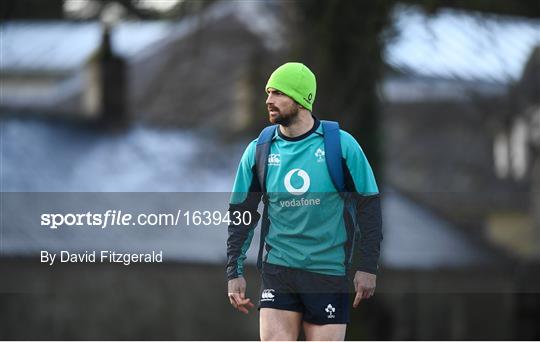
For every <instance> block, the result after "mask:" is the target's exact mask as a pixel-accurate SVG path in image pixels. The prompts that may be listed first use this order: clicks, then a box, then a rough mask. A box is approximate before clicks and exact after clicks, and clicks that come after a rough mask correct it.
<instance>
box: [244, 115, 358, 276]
mask: <svg viewBox="0 0 540 342" xmlns="http://www.w3.org/2000/svg"><path fill="white" fill-rule="evenodd" d="M320 122H321V125H322V127H323V134H324V135H323V138H324V150H325V159H326V166H327V168H328V173H329V174H330V178H331V179H332V183H333V184H334V187H335V188H336V191H337V192H339V194H340V196H341V197H342V198H343V200H344V202H345V209H346V210H347V211H348V212H349V214H350V217H351V219H352V228H350V229H352V230H353V231H352V246H354V245H355V244H356V241H357V237H359V229H358V225H357V221H356V211H357V209H356V200H355V198H354V197H353V196H352V195H351V192H347V190H349V191H350V189H346V188H347V187H346V184H345V176H344V170H343V163H342V153H341V140H340V129H339V124H338V123H337V122H335V121H327V120H321V121H320ZM277 127H278V125H272V126H268V127H266V128H264V129H263V130H262V132H261V133H260V135H259V139H258V140H257V146H256V149H255V173H256V174H255V176H256V177H257V179H258V181H259V184H260V187H261V192H262V193H263V196H262V199H263V203H264V209H263V215H262V221H261V234H260V235H261V236H260V241H259V254H258V256H257V268H258V269H259V270H260V269H261V268H262V259H263V250H264V244H265V238H266V234H268V229H269V228H270V220H269V218H268V195H267V192H266V173H267V161H268V156H269V154H270V146H271V145H272V139H273V137H274V135H275V132H276V129H277ZM349 254H350V255H349V256H348V258H347V259H348V264H349V265H350V264H351V262H352V254H353V253H352V248H351V251H350V253H349Z"/></svg>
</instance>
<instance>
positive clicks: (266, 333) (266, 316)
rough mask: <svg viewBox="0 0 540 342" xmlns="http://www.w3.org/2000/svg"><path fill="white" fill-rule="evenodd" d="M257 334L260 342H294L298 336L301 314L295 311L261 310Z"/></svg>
mask: <svg viewBox="0 0 540 342" xmlns="http://www.w3.org/2000/svg"><path fill="white" fill-rule="evenodd" d="M259 321H260V323H259V326H260V329H259V333H260V338H261V340H262V341H272V340H281V341H284V340H288V341H291V340H296V339H298V335H299V334H300V327H301V323H302V313H301V312H297V311H288V310H279V309H272V308H261V309H260V314H259Z"/></svg>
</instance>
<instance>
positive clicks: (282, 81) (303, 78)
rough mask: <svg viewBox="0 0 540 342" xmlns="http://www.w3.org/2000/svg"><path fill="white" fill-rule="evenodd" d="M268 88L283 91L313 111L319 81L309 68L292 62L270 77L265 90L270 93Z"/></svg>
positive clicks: (278, 69)
mask: <svg viewBox="0 0 540 342" xmlns="http://www.w3.org/2000/svg"><path fill="white" fill-rule="evenodd" d="M268 88H274V89H277V90H279V91H281V92H282V93H284V94H286V95H287V96H289V97H291V98H292V99H293V100H295V101H296V102H298V103H299V104H301V105H302V106H303V107H304V108H306V109H307V110H309V111H311V110H312V108H313V102H315V93H316V92H317V81H316V80H315V75H314V74H313V72H311V70H309V68H308V67H307V66H305V65H304V64H302V63H292V62H291V63H285V64H283V65H282V66H280V67H279V68H277V69H276V70H275V71H274V72H273V73H272V75H270V79H268V83H267V84H266V88H265V90H266V91H268Z"/></svg>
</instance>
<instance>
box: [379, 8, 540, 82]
mask: <svg viewBox="0 0 540 342" xmlns="http://www.w3.org/2000/svg"><path fill="white" fill-rule="evenodd" d="M393 17H394V19H395V30H396V32H397V37H396V38H395V39H393V40H391V41H390V42H389V43H388V44H387V47H386V50H385V60H386V62H387V63H388V64H389V65H390V66H392V67H393V68H395V69H397V70H399V71H401V72H403V73H405V74H407V75H418V76H423V77H433V78H445V79H459V80H465V81H483V82H486V81H487V82H495V83H503V84H506V83H509V82H513V81H516V80H518V79H519V78H520V77H521V73H522V71H523V67H524V65H525V63H526V62H527V59H528V58H529V56H530V54H531V52H532V50H533V48H534V47H535V46H537V45H540V20H533V19H525V18H518V17H508V16H496V15H486V14H479V13H475V12H466V11H460V10H450V9H445V10H441V11H439V12H437V14H434V15H426V14H425V13H423V12H422V11H421V10H420V9H419V8H417V7H413V6H405V5H400V6H397V7H396V8H395V10H394V13H393Z"/></svg>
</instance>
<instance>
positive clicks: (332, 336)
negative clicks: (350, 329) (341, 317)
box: [303, 322, 347, 341]
mask: <svg viewBox="0 0 540 342" xmlns="http://www.w3.org/2000/svg"><path fill="white" fill-rule="evenodd" d="M303 325H304V333H305V335H306V340H307V341H343V340H345V333H346V331H347V325H346V324H323V325H317V324H312V323H309V322H304V324H303Z"/></svg>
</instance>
